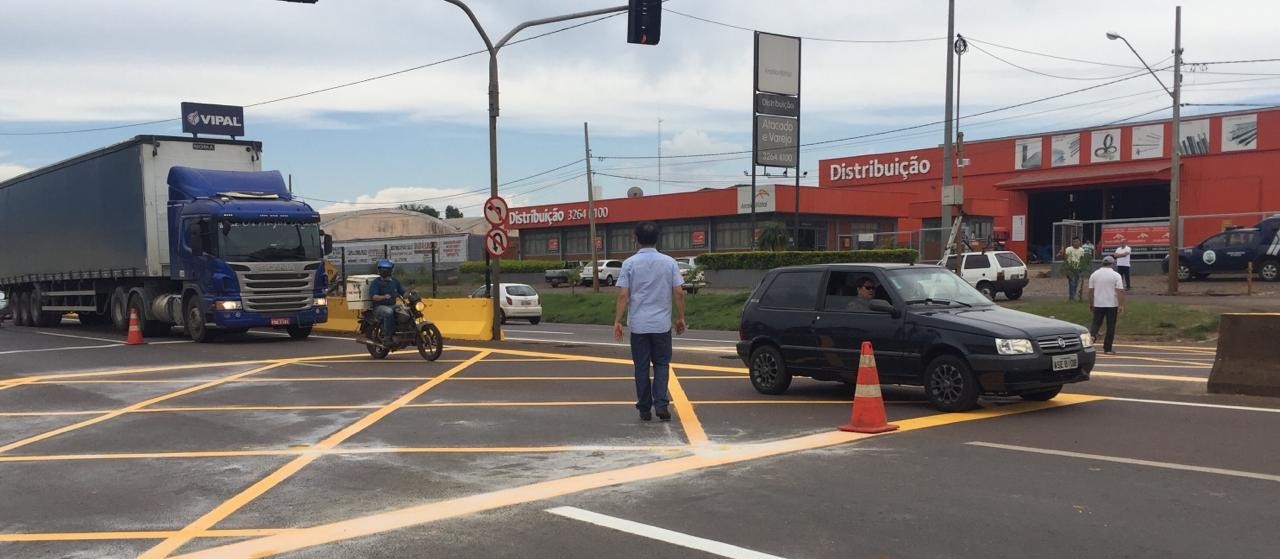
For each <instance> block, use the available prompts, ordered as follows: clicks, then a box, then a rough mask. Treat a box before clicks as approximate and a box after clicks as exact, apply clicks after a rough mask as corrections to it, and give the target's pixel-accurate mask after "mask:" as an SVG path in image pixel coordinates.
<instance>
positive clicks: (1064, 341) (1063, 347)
mask: <svg viewBox="0 0 1280 559" xmlns="http://www.w3.org/2000/svg"><path fill="white" fill-rule="evenodd" d="M1036 345H1039V346H1040V351H1043V352H1045V353H1070V352H1072V351H1076V350H1079V349H1080V335H1079V334H1063V335H1061V336H1045V337H1043V338H1037V339H1036Z"/></svg>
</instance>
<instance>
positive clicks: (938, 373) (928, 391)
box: [924, 355, 978, 411]
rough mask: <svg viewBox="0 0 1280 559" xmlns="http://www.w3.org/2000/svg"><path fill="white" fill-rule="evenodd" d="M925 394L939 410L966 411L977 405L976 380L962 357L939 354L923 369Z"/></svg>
mask: <svg viewBox="0 0 1280 559" xmlns="http://www.w3.org/2000/svg"><path fill="white" fill-rule="evenodd" d="M924 391H925V395H926V396H927V397H928V398H929V403H931V404H933V406H934V407H935V408H938V409H939V410H941V411H967V410H971V409H973V408H974V407H975V406H977V405H978V381H977V379H975V378H974V377H973V372H972V371H970V370H969V364H968V363H965V362H964V359H961V358H959V357H956V356H954V355H939V356H938V357H935V358H934V359H933V361H930V362H929V366H928V368H926V369H925V381H924Z"/></svg>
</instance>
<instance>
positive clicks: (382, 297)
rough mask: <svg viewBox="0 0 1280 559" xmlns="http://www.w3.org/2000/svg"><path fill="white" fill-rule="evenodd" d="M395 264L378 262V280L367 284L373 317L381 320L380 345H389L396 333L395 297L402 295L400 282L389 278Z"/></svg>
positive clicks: (384, 260) (402, 290) (388, 261)
mask: <svg viewBox="0 0 1280 559" xmlns="http://www.w3.org/2000/svg"><path fill="white" fill-rule="evenodd" d="M395 267H396V264H395V263H394V262H392V261H390V260H387V259H385V258H384V259H382V260H379V261H378V276H379V277H378V279H375V280H373V283H371V284H369V298H370V299H371V300H372V301H373V317H374V319H375V320H378V319H380V320H382V343H383V344H384V345H391V343H392V340H393V338H394V336H395V333H396V296H403V295H404V287H403V286H401V285H400V281H399V280H397V279H396V278H393V277H391V272H392V271H394V270H395Z"/></svg>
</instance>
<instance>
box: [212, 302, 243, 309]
mask: <svg viewBox="0 0 1280 559" xmlns="http://www.w3.org/2000/svg"><path fill="white" fill-rule="evenodd" d="M213 305H214V308H216V309H217V310H220V311H238V310H240V309H242V308H244V305H242V304H241V303H240V301H218V302H216V303H214V304H213Z"/></svg>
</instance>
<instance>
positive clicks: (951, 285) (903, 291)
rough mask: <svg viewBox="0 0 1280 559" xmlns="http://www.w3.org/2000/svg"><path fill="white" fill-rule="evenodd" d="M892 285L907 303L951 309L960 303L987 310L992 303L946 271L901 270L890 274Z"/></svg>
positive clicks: (920, 268) (892, 271) (922, 268)
mask: <svg viewBox="0 0 1280 559" xmlns="http://www.w3.org/2000/svg"><path fill="white" fill-rule="evenodd" d="M887 276H888V278H889V283H890V284H892V285H893V288H894V290H895V291H897V292H898V294H899V295H901V296H902V297H903V299H906V300H907V302H908V303H913V302H919V303H921V304H932V303H937V304H940V305H948V306H950V305H951V304H952V303H959V304H961V305H963V306H969V307H986V306H990V305H991V301H989V300H987V298H986V297H985V296H983V295H982V294H981V293H979V292H978V290H976V289H974V288H973V287H971V286H970V285H969V284H968V283H965V281H964V280H963V279H960V277H959V276H957V275H955V273H953V272H951V271H949V270H946V269H944V268H926V267H918V268H898V269H896V270H890V271H889V273H888V274H887Z"/></svg>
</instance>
